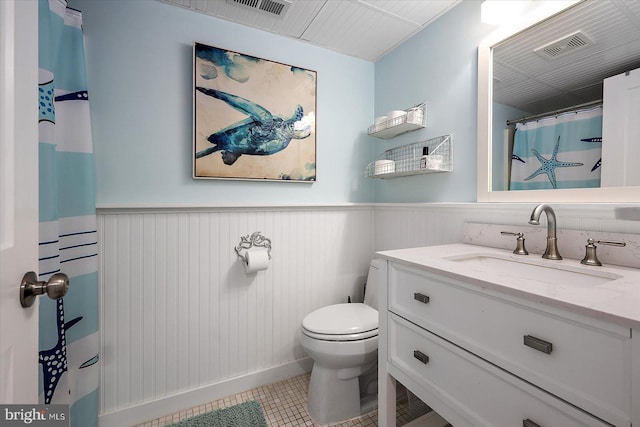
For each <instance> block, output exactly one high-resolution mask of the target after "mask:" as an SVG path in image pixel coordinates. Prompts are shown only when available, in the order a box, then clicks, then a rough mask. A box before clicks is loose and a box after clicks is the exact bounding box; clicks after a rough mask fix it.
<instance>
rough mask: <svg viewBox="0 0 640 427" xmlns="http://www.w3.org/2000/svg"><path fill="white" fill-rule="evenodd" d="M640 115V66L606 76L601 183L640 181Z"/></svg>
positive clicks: (616, 185)
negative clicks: (639, 118) (639, 140)
mask: <svg viewBox="0 0 640 427" xmlns="http://www.w3.org/2000/svg"><path fill="white" fill-rule="evenodd" d="M638 117H640V68H638V69H635V70H631V71H628V72H626V73H622V74H618V75H617V76H613V77H609V78H608V79H605V80H604V98H603V110H602V172H601V186H602V187H626V186H638V185H640V168H638V158H640V144H638V141H637V140H638V134H639V133H640V121H639V120H638ZM612 165H615V166H614V167H612Z"/></svg>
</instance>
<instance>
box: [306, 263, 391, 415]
mask: <svg viewBox="0 0 640 427" xmlns="http://www.w3.org/2000/svg"><path fill="white" fill-rule="evenodd" d="M382 262H383V261H382V260H377V259H374V260H372V261H371V264H370V265H369V275H368V277H367V286H366V290H365V297H364V303H347V304H334V305H330V306H327V307H322V308H320V309H318V310H316V311H314V312H312V313H310V314H309V315H307V316H306V317H305V318H304V319H303V321H302V333H301V337H300V341H301V344H302V347H303V348H304V350H305V351H306V352H307V354H308V355H309V356H310V357H311V358H312V359H313V370H312V371H311V381H310V383H309V394H308V398H307V410H308V411H309V415H311V418H313V420H314V421H315V422H316V423H319V424H331V423H336V422H339V421H343V420H347V419H349V418H354V417H357V416H359V415H361V414H363V413H366V412H368V411H369V410H371V409H374V408H375V407H376V405H377V393H378V370H377V366H378V364H377V362H378V287H379V286H378V280H379V279H378V271H379V269H380V267H381V265H382Z"/></svg>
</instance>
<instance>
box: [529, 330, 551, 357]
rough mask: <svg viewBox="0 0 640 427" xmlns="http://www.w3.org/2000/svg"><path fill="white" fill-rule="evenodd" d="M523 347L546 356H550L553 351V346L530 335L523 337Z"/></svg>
mask: <svg viewBox="0 0 640 427" xmlns="http://www.w3.org/2000/svg"><path fill="white" fill-rule="evenodd" d="M524 345H526V346H527V347H531V348H533V349H535V350H538V351H541V352H543V353H547V354H551V352H552V351H553V344H551V343H550V342H549V341H545V340H541V339H540V338H536V337H534V336H531V335H525V336H524Z"/></svg>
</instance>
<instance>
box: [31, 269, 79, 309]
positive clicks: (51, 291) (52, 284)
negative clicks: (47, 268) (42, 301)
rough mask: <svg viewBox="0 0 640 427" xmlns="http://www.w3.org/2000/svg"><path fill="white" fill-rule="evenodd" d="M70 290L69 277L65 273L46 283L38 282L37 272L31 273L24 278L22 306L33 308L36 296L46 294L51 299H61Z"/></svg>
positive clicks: (55, 275)
mask: <svg viewBox="0 0 640 427" xmlns="http://www.w3.org/2000/svg"><path fill="white" fill-rule="evenodd" d="M68 289H69V277H68V276H67V275H66V274H64V273H56V274H54V275H52V276H51V277H50V278H49V280H47V281H46V282H43V281H38V276H37V275H36V273H35V272H33V271H29V272H28V273H26V274H25V275H24V276H23V277H22V283H21V284H20V304H22V307H24V308H27V307H31V306H32V305H33V303H34V301H35V300H36V296H38V295H42V294H44V293H46V294H47V295H48V296H49V298H51V299H59V298H62V297H63V296H65V295H66V293H67V290H68Z"/></svg>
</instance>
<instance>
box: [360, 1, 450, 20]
mask: <svg viewBox="0 0 640 427" xmlns="http://www.w3.org/2000/svg"><path fill="white" fill-rule="evenodd" d="M360 1H361V3H365V4H368V5H370V6H372V7H374V8H378V9H380V10H384V11H386V12H387V13H389V14H393V15H396V16H398V17H399V18H402V19H404V20H406V21H408V22H412V23H413V24H415V25H417V26H423V25H425V24H427V23H428V22H431V21H433V20H434V19H436V18H437V17H438V16H440V15H442V14H443V13H444V12H446V11H447V10H449V9H451V8H452V7H453V6H455V5H456V4H458V3H460V1H461V0H430V1H424V0H403V1H398V0H360Z"/></svg>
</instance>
